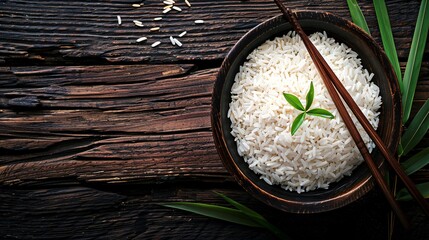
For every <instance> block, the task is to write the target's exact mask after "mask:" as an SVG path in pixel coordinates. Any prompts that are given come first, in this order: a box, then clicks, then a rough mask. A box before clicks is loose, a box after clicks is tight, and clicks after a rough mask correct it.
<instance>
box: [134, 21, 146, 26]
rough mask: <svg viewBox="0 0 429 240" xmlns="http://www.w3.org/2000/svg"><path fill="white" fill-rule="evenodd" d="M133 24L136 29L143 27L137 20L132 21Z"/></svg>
mask: <svg viewBox="0 0 429 240" xmlns="http://www.w3.org/2000/svg"><path fill="white" fill-rule="evenodd" d="M133 23H134V24H135V25H136V26H138V27H143V26H144V25H143V23H142V22H141V21H138V20H133Z"/></svg>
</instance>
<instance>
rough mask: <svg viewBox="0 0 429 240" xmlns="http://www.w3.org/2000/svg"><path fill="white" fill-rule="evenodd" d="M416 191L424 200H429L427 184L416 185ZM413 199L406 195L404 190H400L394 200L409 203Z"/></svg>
mask: <svg viewBox="0 0 429 240" xmlns="http://www.w3.org/2000/svg"><path fill="white" fill-rule="evenodd" d="M416 187H417V189H418V190H419V191H420V193H421V194H422V195H423V197H425V198H429V182H426V183H420V184H416ZM411 199H413V198H412V197H411V195H410V194H409V193H408V191H407V189H406V188H402V189H401V190H399V192H398V193H397V194H396V200H398V201H410V200H411Z"/></svg>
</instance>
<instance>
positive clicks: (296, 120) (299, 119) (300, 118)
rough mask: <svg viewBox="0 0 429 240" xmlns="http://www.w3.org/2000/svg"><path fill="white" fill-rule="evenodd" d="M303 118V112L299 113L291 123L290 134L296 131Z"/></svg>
mask: <svg viewBox="0 0 429 240" xmlns="http://www.w3.org/2000/svg"><path fill="white" fill-rule="evenodd" d="M304 119H305V112H303V113H301V114H299V115H298V116H297V117H296V118H295V120H294V121H293V123H292V130H291V133H292V136H293V135H294V134H295V133H296V131H298V128H299V127H300V126H301V125H302V123H303V122H304Z"/></svg>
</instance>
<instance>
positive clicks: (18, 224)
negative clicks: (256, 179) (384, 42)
mask: <svg viewBox="0 0 429 240" xmlns="http://www.w3.org/2000/svg"><path fill="white" fill-rule="evenodd" d="M160 2H161V1H158V0H146V1H145V5H144V6H143V7H141V8H136V9H135V8H132V7H131V4H132V3H134V1H101V0H98V1H62V2H59V1H50V0H35V1H31V2H30V1H22V0H5V1H0V238H6V239H106V238H111V239H248V238H249V236H250V237H251V238H252V239H271V238H272V236H271V235H269V234H268V233H267V232H265V231H263V230H259V229H251V228H247V227H241V226H239V225H234V224H229V223H224V222H221V221H216V220H212V219H208V218H204V217H200V216H197V215H194V214H188V213H185V212H181V211H178V210H171V209H165V208H162V207H160V206H157V205H155V204H154V203H159V202H163V201H201V202H206V203H217V204H224V205H225V202H223V201H222V200H221V199H220V198H219V197H217V196H216V195H215V194H214V193H213V192H212V191H219V192H223V193H226V194H227V195H228V196H230V197H232V198H234V199H235V200H238V201H240V202H242V203H244V204H246V205H248V206H250V207H252V208H254V209H256V210H258V211H259V212H261V213H263V215H264V216H265V217H267V218H268V219H269V220H270V221H271V222H273V223H274V224H276V225H277V226H279V227H281V228H282V229H285V231H286V232H288V233H289V234H290V235H291V236H292V237H293V239H315V238H320V239H328V238H330V239H343V238H344V235H343V233H345V232H346V233H347V234H348V235H349V234H350V236H349V237H348V239H385V236H387V233H386V231H387V230H386V211H387V204H385V202H384V200H383V199H382V196H380V195H379V194H378V193H377V192H376V191H373V192H371V193H370V194H368V196H366V197H364V198H362V199H361V200H359V201H358V202H356V203H353V204H351V205H349V206H347V207H344V208H341V209H339V210H335V211H331V212H329V213H323V214H313V215H296V214H285V213H279V212H278V211H276V210H275V209H273V208H270V207H268V206H265V205H263V204H261V203H260V202H258V201H257V200H255V199H253V198H252V197H251V196H249V195H248V194H246V193H245V192H244V191H243V190H242V189H241V188H240V187H239V186H238V185H237V184H236V183H235V182H234V181H233V180H232V178H231V177H230V176H229V174H228V173H227V171H226V170H225V169H224V168H223V166H222V163H221V161H220V159H219V157H218V155H217V153H216V149H215V146H214V143H213V140H212V136H211V130H210V117H209V114H210V102H211V92H212V86H213V83H214V80H215V78H216V74H217V70H218V67H219V66H220V63H221V61H222V59H223V58H224V57H225V56H226V54H227V52H228V50H229V49H230V48H231V47H232V46H233V44H234V43H235V42H236V41H237V40H238V39H239V38H240V37H241V36H243V34H245V33H246V32H247V31H248V30H250V29H251V28H252V27H254V26H256V25H257V24H258V23H261V22H262V21H264V20H266V19H269V18H270V17H272V16H274V15H278V14H279V11H278V10H277V7H276V6H275V4H274V3H273V2H272V1H266V0H249V1H234V0H219V1H208V0H201V1H197V0H193V1H191V3H192V8H191V9H187V8H186V7H184V6H185V5H184V3H180V4H181V5H179V6H181V7H182V8H183V9H184V11H183V12H181V13H174V14H168V15H166V16H164V19H163V21H162V22H159V23H157V22H153V21H152V19H153V18H154V17H157V16H160V8H161V7H162V4H160ZM288 4H289V6H290V7H292V8H294V9H299V10H303V9H310V10H321V11H330V12H332V13H335V14H338V15H340V16H342V17H344V18H347V19H350V15H349V13H348V9H347V4H346V1H338V0H328V1H320V0H311V1H310V0H294V1H288ZM359 4H360V6H361V8H362V9H363V11H364V14H365V16H366V17H367V21H368V25H369V27H370V30H371V33H372V35H373V36H374V37H375V39H376V40H377V41H378V42H380V38H379V36H380V35H379V32H378V30H377V22H376V18H375V14H374V9H373V6H372V1H359ZM419 4H420V2H419V1H407V2H406V3H405V2H404V1H399V0H393V1H387V7H388V9H389V14H390V18H391V19H392V22H391V24H392V27H393V35H394V37H395V43H396V46H397V49H398V55H399V57H400V60H401V61H402V63H401V65H402V67H403V68H404V67H405V61H406V59H407V56H408V49H409V47H410V43H411V36H412V34H413V29H414V26H415V19H416V17H417V11H418V8H419ZM182 5H183V6H182ZM117 15H120V16H122V20H123V24H122V25H121V26H118V25H117V20H116V16H117ZM134 19H136V20H141V21H142V22H143V24H144V25H145V27H144V28H138V27H136V26H134V25H133V23H132V20H134ZM195 19H204V20H205V24H204V25H198V26H196V25H194V24H193V20H195ZM158 24H160V25H161V30H160V31H159V32H155V33H149V30H148V29H149V28H150V27H152V26H155V25H158ZM183 30H187V31H188V34H187V35H186V36H185V37H183V38H181V39H180V40H181V42H183V44H184V45H183V47H182V48H177V47H173V46H171V45H170V44H168V41H169V40H168V37H169V36H170V35H175V34H179V33H180V32H182V31H183ZM141 36H148V37H149V39H148V42H147V43H144V42H143V43H136V42H135V40H136V39H137V38H139V37H141ZM155 40H161V41H162V42H163V43H162V44H161V45H160V46H159V47H157V48H151V47H150V44H151V43H152V42H154V41H155ZM426 49H428V48H426ZM428 60H429V59H428V57H427V54H426V55H425V58H424V63H423V67H422V70H421V73H420V80H419V83H418V87H417V92H416V99H415V104H414V111H413V113H415V112H416V110H417V109H418V108H419V107H420V106H421V105H422V104H423V102H424V101H425V100H426V99H427V98H428V97H429V78H428V74H429V62H428ZM428 142H429V141H428V137H426V138H425V139H424V140H423V141H422V143H421V144H420V145H419V146H418V148H417V149H422V148H424V147H427V146H428ZM412 177H413V179H414V180H416V181H417V182H423V181H428V179H429V171H428V170H427V169H424V170H422V171H419V172H417V173H415V174H414V175H413V176H412ZM403 206H404V208H405V209H406V211H407V213H408V214H409V215H410V216H412V221H413V230H412V231H411V233H404V232H402V231H401V230H400V229H398V232H397V239H415V240H420V239H427V238H428V236H429V232H428V231H429V227H428V226H429V221H428V219H427V218H425V217H424V216H423V215H422V214H421V213H420V212H419V210H418V208H417V207H416V206H414V205H413V204H404V205H403ZM338 229H341V230H342V231H338Z"/></svg>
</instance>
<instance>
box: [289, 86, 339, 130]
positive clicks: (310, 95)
mask: <svg viewBox="0 0 429 240" xmlns="http://www.w3.org/2000/svg"><path fill="white" fill-rule="evenodd" d="M283 96H284V97H285V99H286V101H287V102H288V103H289V104H290V105H291V106H292V107H294V108H295V109H297V110H299V111H302V113H300V114H299V115H298V116H297V117H296V118H295V120H294V121H293V123H292V129H291V134H292V136H293V135H294V134H295V133H296V131H298V128H299V127H300V126H301V125H302V123H303V122H304V120H305V117H306V115H307V114H308V115H310V116H315V117H322V118H329V119H333V118H335V117H334V115H332V113H330V112H329V111H328V110H325V109H322V108H313V109H310V107H311V104H313V99H314V86H313V82H311V83H310V90H308V92H307V96H306V104H305V108H304V106H303V105H302V103H301V101H300V100H299V99H298V97H297V96H295V95H293V94H290V93H283Z"/></svg>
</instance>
